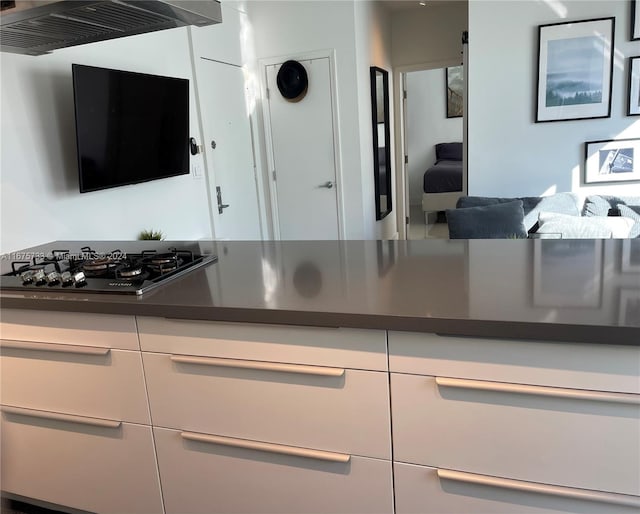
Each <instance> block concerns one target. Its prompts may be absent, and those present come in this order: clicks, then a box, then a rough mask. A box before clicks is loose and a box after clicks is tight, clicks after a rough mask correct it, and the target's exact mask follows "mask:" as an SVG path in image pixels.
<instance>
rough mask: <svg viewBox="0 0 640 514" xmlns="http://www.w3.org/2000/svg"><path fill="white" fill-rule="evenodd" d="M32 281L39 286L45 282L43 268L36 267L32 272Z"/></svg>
mask: <svg viewBox="0 0 640 514" xmlns="http://www.w3.org/2000/svg"><path fill="white" fill-rule="evenodd" d="M33 281H34V282H35V283H36V285H37V286H40V285H42V284H44V283H45V273H44V270H43V269H37V270H34V272H33Z"/></svg>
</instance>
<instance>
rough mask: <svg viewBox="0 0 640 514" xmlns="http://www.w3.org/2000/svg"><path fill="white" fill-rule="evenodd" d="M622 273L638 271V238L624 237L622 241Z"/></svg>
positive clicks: (639, 266) (639, 246)
mask: <svg viewBox="0 0 640 514" xmlns="http://www.w3.org/2000/svg"><path fill="white" fill-rule="evenodd" d="M620 268H621V270H622V272H623V273H640V239H625V240H624V241H622V265H621V267H620Z"/></svg>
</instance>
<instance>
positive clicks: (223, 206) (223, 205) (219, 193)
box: [216, 186, 229, 214]
mask: <svg viewBox="0 0 640 514" xmlns="http://www.w3.org/2000/svg"><path fill="white" fill-rule="evenodd" d="M216 200H217V201H218V214H222V211H223V210H224V209H226V208H227V207H229V204H228V203H222V190H221V189H220V186H216Z"/></svg>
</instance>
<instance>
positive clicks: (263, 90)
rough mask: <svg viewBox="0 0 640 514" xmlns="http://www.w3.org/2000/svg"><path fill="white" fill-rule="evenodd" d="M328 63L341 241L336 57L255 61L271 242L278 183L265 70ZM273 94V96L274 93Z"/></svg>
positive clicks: (276, 226)
mask: <svg viewBox="0 0 640 514" xmlns="http://www.w3.org/2000/svg"><path fill="white" fill-rule="evenodd" d="M323 58H328V59H329V85H330V87H331V111H332V124H333V148H334V154H333V160H334V166H335V171H336V184H335V191H336V200H337V202H336V207H337V209H338V212H337V214H338V239H344V237H345V229H344V220H345V205H344V195H343V188H342V181H343V174H342V152H341V149H340V125H339V123H338V122H339V115H338V84H337V80H336V77H337V70H336V56H335V50H334V49H328V50H316V51H312V52H300V53H295V54H288V55H279V56H275V57H267V58H262V59H259V60H258V69H259V70H260V73H259V74H258V76H259V82H260V105H261V110H262V125H263V129H264V139H263V149H264V151H265V155H266V167H265V170H264V174H265V177H264V184H265V185H266V193H267V194H266V195H265V197H266V198H265V200H267V201H268V204H269V205H268V206H267V210H269V212H270V213H271V220H272V230H273V238H274V239H276V240H279V239H280V220H279V217H278V197H277V194H276V193H277V187H278V185H277V180H274V179H273V173H274V171H275V158H274V155H273V137H272V135H271V113H270V109H269V94H270V93H269V92H268V91H267V66H273V65H277V64H281V63H283V62H285V61H288V60H290V59H293V60H296V61H309V60H314V59H323ZM273 94H275V93H273Z"/></svg>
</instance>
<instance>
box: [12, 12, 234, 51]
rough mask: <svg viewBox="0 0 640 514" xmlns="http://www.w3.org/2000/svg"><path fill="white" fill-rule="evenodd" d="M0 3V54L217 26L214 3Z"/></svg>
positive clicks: (218, 17) (218, 20) (220, 16)
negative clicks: (180, 29)
mask: <svg viewBox="0 0 640 514" xmlns="http://www.w3.org/2000/svg"><path fill="white" fill-rule="evenodd" d="M0 4H1V6H2V11H1V12H0V25H1V26H0V51H2V52H11V53H18V54H26V55H42V54H46V53H50V52H51V51H52V50H55V49H57V48H65V47H68V46H75V45H83V44H86V43H94V42H96V41H104V40H106V39H114V38H119V37H125V36H132V35H134V34H142V33H145V32H154V31H156V30H164V29H171V28H174V27H184V26H186V25H198V26H203V25H212V24H214V23H220V22H221V21H222V13H221V8H220V2H218V1H217V0H102V1H97V0H93V1H85V0H65V1H60V0H53V1H52V0H49V1H46V0H45V1H28V0H18V1H16V2H6V1H2V2H0Z"/></svg>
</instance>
